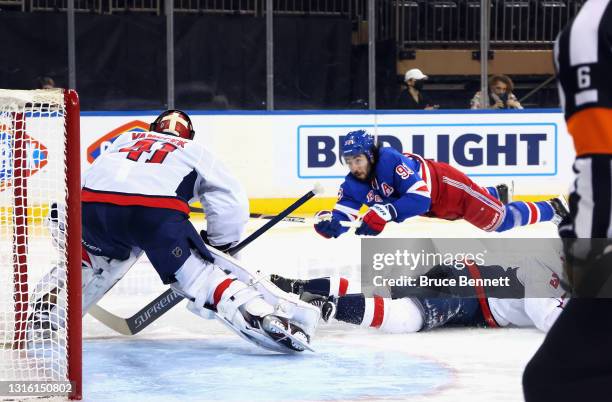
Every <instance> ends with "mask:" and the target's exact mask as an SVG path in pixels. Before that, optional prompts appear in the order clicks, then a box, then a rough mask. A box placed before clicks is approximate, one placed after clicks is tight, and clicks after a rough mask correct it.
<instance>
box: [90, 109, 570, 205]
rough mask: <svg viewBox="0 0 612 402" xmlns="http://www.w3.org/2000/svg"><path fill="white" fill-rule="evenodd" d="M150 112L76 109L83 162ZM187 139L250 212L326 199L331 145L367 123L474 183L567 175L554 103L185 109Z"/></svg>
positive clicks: (548, 181) (553, 179) (333, 170)
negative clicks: (210, 155) (223, 171)
mask: <svg viewBox="0 0 612 402" xmlns="http://www.w3.org/2000/svg"><path fill="white" fill-rule="evenodd" d="M156 114H157V111H147V112H129V113H116V112H114V113H113V112H89V113H88V112H85V113H83V116H82V118H81V132H82V143H81V146H82V155H83V157H82V167H83V168H87V167H88V166H89V164H91V163H92V162H93V161H94V160H95V158H96V157H97V156H99V155H100V154H101V153H103V152H104V151H105V150H106V149H107V148H108V147H109V146H110V145H111V144H112V141H113V140H114V139H115V138H116V137H117V136H118V135H120V134H121V133H123V132H125V131H142V130H146V129H147V127H148V122H150V121H151V120H153V119H154V117H155V116H156ZM190 115H191V117H192V120H193V124H194V128H195V130H196V137H195V141H197V142H199V143H202V144H203V145H205V146H207V147H208V148H209V149H211V150H212V151H213V152H214V153H215V154H217V155H218V157H219V159H220V160H221V161H222V162H223V163H224V164H225V165H226V166H227V167H228V168H229V170H230V171H231V172H232V173H233V174H234V175H235V176H236V177H237V178H238V179H239V181H240V182H241V183H242V184H243V186H244V187H245V189H246V191H247V194H248V196H249V199H250V200H251V210H252V212H260V213H274V212H277V211H279V210H280V209H282V208H283V206H284V205H285V204H286V203H285V200H287V199H292V198H297V197H299V196H300V195H301V194H304V193H305V192H306V191H308V190H310V189H311V188H312V186H313V185H314V184H315V183H316V182H320V183H321V184H322V185H323V188H324V193H323V194H322V196H320V197H318V199H317V200H314V201H313V202H311V203H309V204H307V205H306V206H305V208H303V209H302V210H301V211H302V212H314V211H317V210H319V209H322V208H326V207H327V208H328V207H329V206H331V205H333V201H334V199H335V197H336V193H337V188H338V185H339V184H340V183H341V182H342V178H343V177H344V175H346V173H347V172H348V171H347V169H346V167H345V166H344V165H343V164H342V162H341V158H340V157H339V154H340V144H341V141H342V138H343V136H344V135H346V133H347V132H349V131H351V130H357V129H367V130H369V131H370V132H372V133H373V134H375V135H377V137H378V139H379V140H380V141H382V142H383V143H384V144H386V145H389V146H394V147H396V148H398V149H400V150H402V151H403V152H408V151H410V152H417V153H421V154H423V155H424V156H425V157H427V158H435V159H437V160H440V161H447V162H449V163H450V164H451V165H453V166H456V167H458V168H459V169H461V170H462V171H464V172H465V173H467V174H468V175H469V176H471V177H472V178H473V179H474V180H476V181H477V182H478V183H479V184H481V185H494V184H498V183H501V182H507V183H509V182H513V183H514V186H515V193H516V194H518V195H522V196H529V197H531V198H530V199H533V198H534V197H535V198H542V197H545V196H548V195H556V194H559V193H565V192H567V189H568V184H569V183H570V182H571V180H572V175H573V174H572V172H571V165H572V161H573V159H574V152H573V145H572V141H571V138H570V136H569V135H568V133H567V129H566V126H565V122H564V119H563V115H562V113H560V112H559V111H556V110H531V111H524V112H522V111H507V112H490V111H489V112H478V111H436V112H431V113H423V112H420V113H419V112H417V113H410V112H397V111H396V112H393V111H391V112H378V113H371V112H368V111H357V112H356V111H337V112H333V111H332V112H312V113H309V112H242V113H240V112H227V113H223V112H218V113H208V112H198V111H193V112H190Z"/></svg>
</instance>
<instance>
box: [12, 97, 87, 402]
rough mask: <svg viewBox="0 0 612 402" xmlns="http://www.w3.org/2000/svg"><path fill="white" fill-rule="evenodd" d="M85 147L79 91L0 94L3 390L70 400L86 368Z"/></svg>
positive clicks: (77, 396)
mask: <svg viewBox="0 0 612 402" xmlns="http://www.w3.org/2000/svg"><path fill="white" fill-rule="evenodd" d="M79 137H80V133H79V100H78V95H77V93H76V92H75V91H73V90H63V89H50V90H31V91H27V90H5V89H0V385H1V384H5V385H6V384H8V382H11V381H16V382H22V381H35V382H40V383H56V382H68V381H69V382H71V388H72V392H71V393H70V397H71V399H80V398H81V367H82V362H81V350H82V347H81V339H82V331H81V315H82V314H81V304H82V302H81V203H80V191H81V177H80V167H81V158H80V138H79ZM53 202H56V203H58V205H59V207H58V209H57V212H58V217H59V222H61V224H59V225H56V226H54V227H53V228H52V227H51V226H50V225H49V224H48V220H47V215H48V214H49V210H50V206H51V203H53ZM41 312H42V313H41ZM60 388H62V387H60ZM64 389H65V388H64ZM0 391H3V387H2V386H0ZM3 396H7V395H2V394H0V399H2V397H3ZM23 396H26V395H24V394H20V395H19V397H23ZM33 396H36V395H33Z"/></svg>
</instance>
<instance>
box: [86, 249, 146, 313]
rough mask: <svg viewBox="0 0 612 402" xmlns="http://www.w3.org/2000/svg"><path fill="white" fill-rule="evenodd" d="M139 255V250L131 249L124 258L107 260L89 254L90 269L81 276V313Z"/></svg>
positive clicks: (100, 296) (95, 300) (124, 271)
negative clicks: (126, 257)
mask: <svg viewBox="0 0 612 402" xmlns="http://www.w3.org/2000/svg"><path fill="white" fill-rule="evenodd" d="M141 255H142V251H141V250H132V251H131V252H130V256H129V257H128V259H126V260H116V259H110V260H109V259H108V258H105V257H101V256H97V255H93V254H89V261H90V263H91V270H90V272H89V274H87V275H84V276H83V315H85V314H86V313H87V310H89V308H90V307H91V306H92V305H94V304H95V303H97V302H98V301H99V300H100V299H101V298H102V296H104V295H105V294H106V293H107V292H108V291H109V290H110V289H111V288H112V287H113V286H114V285H115V284H116V283H117V282H119V280H120V279H121V278H123V276H124V275H125V274H126V273H127V272H128V271H129V270H130V268H132V266H133V265H134V264H135V263H136V261H138V258H140V256H141ZM83 266H84V267H85V264H83Z"/></svg>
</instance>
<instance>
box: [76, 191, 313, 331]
mask: <svg viewBox="0 0 612 402" xmlns="http://www.w3.org/2000/svg"><path fill="white" fill-rule="evenodd" d="M321 192H322V188H321V186H320V185H319V184H316V185H315V186H314V188H313V189H312V190H310V191H309V192H308V193H306V194H304V195H303V196H302V197H301V198H300V199H299V200H297V201H295V202H294V203H293V204H291V205H290V206H289V207H287V208H286V209H285V210H284V211H282V212H281V213H279V214H278V215H276V216H275V217H274V218H272V219H270V221H269V222H267V223H266V224H265V225H263V226H262V227H260V228H259V229H257V230H256V231H255V232H253V233H252V234H251V235H250V236H248V237H247V238H246V239H244V240H243V241H241V242H240V243H238V244H237V245H236V246H234V247H232V248H230V249H229V250H227V253H228V254H229V255H234V254H236V253H237V252H238V251H240V250H242V249H243V248H244V247H246V246H247V245H249V244H250V243H251V242H252V241H253V240H255V239H257V238H258V237H260V236H261V235H262V234H264V233H265V232H266V231H268V230H269V229H270V228H271V227H272V226H274V225H276V224H277V223H278V222H280V221H282V220H283V219H284V218H285V217H287V216H288V215H289V214H290V213H291V212H293V211H295V210H296V209H297V208H299V207H300V206H302V205H303V204H305V203H306V201H308V200H310V199H311V198H312V197H314V196H315V195H316V194H319V193H321ZM183 298H184V297H183V296H182V295H180V294H178V293H177V292H175V291H174V290H173V289H171V288H168V289H167V290H166V291H165V292H164V293H162V294H161V295H159V296H157V297H156V298H155V299H154V300H152V301H151V302H150V303H149V304H147V305H146V306H145V307H144V308H142V309H140V311H138V312H137V313H136V314H134V315H133V316H131V317H128V318H123V317H119V316H117V315H115V314H113V313H111V312H110V311H108V310H106V309H104V308H102V307H100V306H98V305H97V304H94V305H93V306H92V307H91V308H90V309H89V311H88V313H89V314H91V316H92V317H94V318H95V319H96V320H98V321H100V322H101V323H102V324H104V325H106V326H107V327H109V328H111V329H113V330H114V331H116V332H118V333H120V334H123V335H135V334H137V333H139V332H140V331H142V330H143V329H145V328H146V327H148V326H149V325H151V324H152V323H153V322H154V321H155V320H157V319H158V318H159V317H161V316H162V315H164V314H165V313H166V312H167V311H169V310H170V309H171V308H172V307H174V306H176V305H177V304H178V303H180V302H181V301H182V300H183Z"/></svg>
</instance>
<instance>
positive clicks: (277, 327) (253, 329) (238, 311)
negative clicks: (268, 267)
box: [217, 288, 314, 353]
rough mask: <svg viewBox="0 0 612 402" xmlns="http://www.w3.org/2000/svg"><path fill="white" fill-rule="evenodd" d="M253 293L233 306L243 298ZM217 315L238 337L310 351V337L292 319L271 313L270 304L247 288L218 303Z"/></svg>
mask: <svg viewBox="0 0 612 402" xmlns="http://www.w3.org/2000/svg"><path fill="white" fill-rule="evenodd" d="M253 296H254V297H255V298H254V299H251V300H250V301H248V302H246V303H244V304H243V305H242V306H240V307H238V308H236V307H235V306H236V305H237V304H240V303H241V300H244V298H249V297H253ZM217 318H219V319H220V320H221V321H222V322H223V323H225V324H226V325H227V326H228V327H229V328H231V329H232V330H233V331H234V332H236V333H237V334H238V335H239V336H240V337H242V338H244V339H245V340H247V341H250V342H254V343H256V344H257V345H259V346H261V347H263V348H266V349H269V350H273V351H275V352H282V353H291V352H303V351H304V350H310V351H314V350H313V349H312V348H311V347H310V345H309V343H310V337H309V336H308V335H307V334H306V332H305V331H304V330H303V329H302V328H300V327H299V326H298V325H297V324H296V323H294V322H291V321H290V320H288V319H286V318H282V317H279V316H278V315H275V314H274V308H273V307H272V305H270V304H269V303H268V302H266V301H265V300H264V299H263V298H261V296H260V295H259V293H258V292H256V291H255V290H253V289H251V288H245V289H242V290H240V291H239V292H238V293H236V294H235V295H234V296H231V297H230V298H229V299H228V300H227V301H225V302H221V303H219V305H218V312H217Z"/></svg>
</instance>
